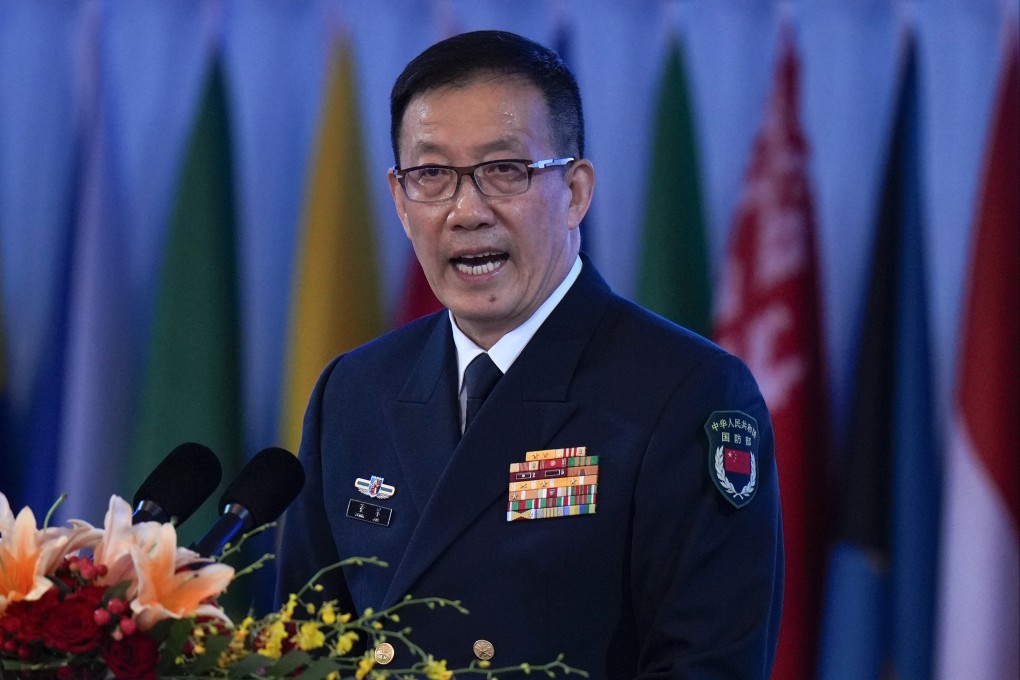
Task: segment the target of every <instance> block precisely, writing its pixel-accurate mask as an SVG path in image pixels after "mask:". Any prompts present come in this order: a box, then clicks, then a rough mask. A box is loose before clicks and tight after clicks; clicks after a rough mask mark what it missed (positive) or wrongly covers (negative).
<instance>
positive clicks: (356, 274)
mask: <svg viewBox="0 0 1020 680" xmlns="http://www.w3.org/2000/svg"><path fill="white" fill-rule="evenodd" d="M356 92H357V87H356V86H355V82H354V65H353V59H352V56H351V53H350V49H349V48H348V46H347V45H346V43H344V42H338V43H337V44H336V45H335V47H334V55H333V59H332V68H331V71H330V75H329V84H328V86H327V90H326V93H325V98H324V99H323V106H322V118H321V122H320V127H319V136H318V145H317V147H316V148H315V151H314V152H313V153H314V156H313V157H314V161H313V165H312V167H311V171H310V173H309V180H308V190H307V192H306V199H305V200H306V206H305V213H304V220H303V222H302V225H301V235H300V239H301V240H300V242H299V246H298V248H299V250H298V253H299V255H298V262H297V268H296V270H295V277H294V279H295V288H294V293H293V297H292V303H291V326H290V334H289V339H288V358H287V363H286V365H285V367H284V371H283V380H284V391H283V395H284V398H283V402H282V403H283V418H282V422H281V426H280V433H281V434H280V437H281V440H282V441H283V444H284V446H286V447H287V448H289V449H290V450H291V451H295V452H296V451H297V449H298V445H299V444H300V443H301V423H302V418H303V416H304V411H305V407H306V406H307V405H308V397H309V395H310V394H311V392H312V388H313V387H314V386H315V381H316V379H317V378H318V377H319V372H320V371H321V370H322V369H323V367H325V365H326V363H327V362H328V361H329V360H330V359H332V358H333V357H334V356H336V355H337V354H339V353H340V352H344V351H347V350H349V349H352V348H354V347H356V346H358V345H360V344H362V343H364V342H367V341H368V340H371V339H372V338H373V337H375V336H376V335H378V334H379V333H380V332H381V331H382V330H383V322H382V311H381V309H382V306H381V305H382V303H381V296H380V293H379V282H378V273H377V271H376V264H375V263H376V251H375V241H374V238H373V234H374V233H375V220H374V219H373V217H372V210H371V206H370V205H369V190H368V186H367V181H366V178H365V167H366V166H365V154H364V151H363V149H362V138H361V125H360V121H359V119H358V102H357V98H356Z"/></svg>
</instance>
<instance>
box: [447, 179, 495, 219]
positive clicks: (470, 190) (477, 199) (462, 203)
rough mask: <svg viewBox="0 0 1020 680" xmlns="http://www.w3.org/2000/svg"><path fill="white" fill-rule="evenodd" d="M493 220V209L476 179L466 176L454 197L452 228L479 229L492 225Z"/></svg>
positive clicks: (451, 212)
mask: <svg viewBox="0 0 1020 680" xmlns="http://www.w3.org/2000/svg"><path fill="white" fill-rule="evenodd" d="M492 220H493V217H492V207H491V206H490V205H489V201H488V199H487V198H486V197H485V194H483V193H482V192H481V190H480V189H479V188H478V185H477V184H475V181H474V178H472V176H471V175H465V176H464V177H462V178H461V182H460V186H459V187H457V192H456V193H455V194H454V195H453V208H452V209H451V210H450V222H451V224H452V226H454V227H459V228H461V229H478V228H479V227H484V226H487V225H489V224H492Z"/></svg>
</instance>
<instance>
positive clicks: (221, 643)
mask: <svg viewBox="0 0 1020 680" xmlns="http://www.w3.org/2000/svg"><path fill="white" fill-rule="evenodd" d="M202 646H203V647H205V653H204V654H202V656H200V657H198V658H197V659H196V660H195V664H194V665H193V666H192V667H191V672H192V673H195V674H196V675H201V674H202V673H205V672H206V671H207V670H210V669H211V668H213V667H215V666H216V662H217V661H219V659H220V655H221V654H223V652H224V651H226V649H227V647H229V646H230V637H229V636H227V635H208V636H206V637H205V638H204V639H203V641H202Z"/></svg>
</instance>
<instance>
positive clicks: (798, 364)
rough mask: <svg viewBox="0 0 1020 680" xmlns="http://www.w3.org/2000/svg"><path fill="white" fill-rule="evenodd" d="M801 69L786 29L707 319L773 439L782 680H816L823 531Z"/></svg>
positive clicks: (824, 481) (823, 439) (820, 387)
mask: <svg viewBox="0 0 1020 680" xmlns="http://www.w3.org/2000/svg"><path fill="white" fill-rule="evenodd" d="M799 71H800V67H799V63H798V57H797V53H796V49H795V46H794V43H793V36H792V33H791V31H790V30H787V29H784V30H783V31H782V32H781V41H780V48H779V55H778V60H777V65H776V71H775V80H774V83H773V89H772V95H771V97H770V99H769V102H768V106H767V109H766V111H765V115H764V118H763V120H762V124H761V127H760V129H759V131H758V135H757V138H756V139H755V143H754V149H753V153H752V156H751V165H750V167H749V169H748V172H747V178H746V186H745V189H744V194H743V197H742V200H741V203H740V206H739V208H738V211H737V216H736V221H735V224H734V226H733V230H732V233H731V234H730V245H729V251H728V253H727V256H726V258H725V260H724V263H723V274H722V276H723V279H722V286H721V288H720V290H719V298H718V301H717V306H716V316H715V335H716V338H717V340H718V341H719V343H720V344H721V345H722V346H723V347H725V348H726V349H728V350H729V351H731V352H733V353H734V354H736V355H737V356H739V357H741V358H742V359H743V360H744V361H745V362H747V364H748V366H749V367H750V369H751V372H752V373H753V374H754V376H755V378H756V379H757V380H758V384H759V385H760V386H761V389H762V393H763V394H764V396H765V402H766V403H767V404H768V407H769V410H770V412H771V416H772V423H773V427H774V429H775V433H776V460H777V462H778V467H779V489H780V494H781V497H782V504H783V535H784V544H785V553H786V582H787V583H788V584H790V587H789V588H787V590H786V592H785V594H784V596H783V625H782V628H781V631H780V634H779V650H778V652H777V656H776V664H775V671H774V674H775V677H777V678H783V679H784V680H808V679H809V678H810V679H812V680H813V678H814V667H815V657H816V649H817V637H818V633H817V631H818V622H819V617H820V609H821V596H822V589H821V583H822V581H823V574H824V566H823V565H824V559H825V545H826V540H827V536H828V532H829V522H828V521H827V518H826V515H825V511H824V509H825V507H826V506H827V505H828V495H827V494H828V493H829V491H830V488H829V468H830V460H829V458H828V451H829V450H830V446H829V444H830V442H829V428H828V413H827V408H826V403H827V400H828V395H827V390H826V381H825V377H824V373H825V370H824V359H823V354H824V352H823V349H822V347H823V343H822V339H821V333H822V319H821V312H820V305H821V301H820V293H819V286H818V265H817V264H816V261H817V255H816V244H815V239H816V237H815V232H816V226H815V215H814V207H813V204H812V200H811V186H810V182H809V179H808V154H809V149H808V145H807V141H806V140H805V138H804V134H803V132H802V130H801V125H800V116H799V114H798V110H797V108H798V105H799V96H798V92H799ZM733 462H734V464H737V463H738V462H739V461H737V460H734V461H733ZM729 464H730V460H729V454H728V453H727V465H729ZM747 465H749V462H748V463H747Z"/></svg>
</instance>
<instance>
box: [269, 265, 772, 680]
mask: <svg viewBox="0 0 1020 680" xmlns="http://www.w3.org/2000/svg"><path fill="white" fill-rule="evenodd" d="M720 410H737V411H741V412H743V413H746V414H748V415H750V416H752V417H753V418H754V419H755V420H756V421H757V423H758V426H759V429H760V435H761V436H760V445H759V448H758V456H759V457H758V471H759V478H758V484H757V489H756V493H755V495H754V497H753V499H752V500H751V502H750V503H748V504H747V505H746V506H745V507H743V508H740V509H737V508H736V507H734V506H733V505H731V503H730V502H729V501H728V500H726V498H724V495H723V493H722V492H721V491H720V490H719V489H717V488H716V485H715V484H714V483H713V481H712V477H711V475H713V474H715V473H714V468H713V465H712V461H711V458H710V452H709V440H708V438H707V435H706V431H705V427H704V426H705V423H706V420H707V419H708V417H709V415H710V414H711V413H712V412H714V411H720ZM576 446H585V447H587V453H588V455H597V456H599V477H598V502H597V511H596V512H595V514H592V515H580V516H572V517H560V518H549V519H538V520H528V521H515V522H508V521H507V500H508V484H509V466H510V464H511V463H513V462H517V461H522V460H524V458H525V453H526V452H528V451H536V450H543V449H551V448H561V447H576ZM300 457H301V460H302V461H303V462H304V465H305V468H306V471H307V475H308V480H307V483H306V486H305V489H304V491H303V492H302V495H301V496H300V497H299V499H298V500H297V501H296V502H295V505H294V506H292V507H291V508H290V509H289V510H288V513H287V517H286V521H285V525H284V526H285V529H284V538H283V543H282V549H281V554H280V558H281V561H280V565H279V580H278V594H281V595H282V594H286V593H289V592H296V591H297V589H298V588H300V586H301V585H303V584H304V582H305V581H306V580H307V579H308V578H309V577H310V576H311V575H312V574H314V573H315V572H316V571H317V570H318V569H319V568H320V567H322V566H325V565H327V564H330V563H333V562H335V561H337V560H338V559H339V558H346V557H353V556H359V557H369V556H377V557H379V558H381V559H382V560H385V561H386V562H388V563H389V567H388V568H380V567H375V566H367V565H366V566H360V567H351V568H347V569H345V570H344V571H343V572H342V573H340V572H339V571H337V572H334V573H333V575H334V576H335V578H327V579H326V584H327V586H328V589H327V591H326V592H327V595H328V596H331V597H337V598H340V599H341V600H343V603H344V604H345V605H346V606H347V607H353V608H354V609H355V610H357V611H358V612H361V611H363V610H364V609H365V608H367V607H372V608H374V609H376V610H378V609H380V608H383V607H387V606H389V605H393V604H394V603H396V602H398V601H400V600H401V599H402V598H403V597H404V595H405V594H408V593H410V594H413V595H414V596H416V597H422V596H439V597H444V598H449V599H454V600H459V601H460V602H461V603H462V604H463V605H464V606H465V607H466V608H467V609H468V610H470V614H469V615H466V616H465V615H463V614H460V613H457V612H455V611H453V610H451V609H436V610H425V609H424V608H422V609H421V610H420V611H416V610H413V609H411V608H405V609H403V610H401V612H400V615H401V625H410V626H412V627H413V633H412V634H411V639H412V640H413V641H415V642H416V643H417V644H419V645H420V646H421V647H423V648H424V649H425V650H426V651H428V652H430V653H432V654H434V655H435V656H436V657H437V658H445V659H447V660H448V661H449V662H450V664H451V666H450V667H454V666H460V665H466V664H467V663H468V662H470V661H471V660H472V659H473V658H474V656H473V654H472V644H473V643H474V642H475V641H476V640H479V639H484V640H488V641H489V642H491V643H492V645H493V647H494V650H495V656H494V657H493V659H492V664H493V667H499V666H503V665H509V664H515V663H518V662H522V661H527V662H530V663H543V662H546V661H549V660H552V659H554V658H555V657H556V655H558V654H560V653H562V654H564V655H565V661H566V662H567V663H569V664H571V665H573V666H575V667H579V668H582V669H584V670H587V671H588V672H589V673H591V677H592V678H614V679H616V678H631V677H641V678H692V679H693V678H698V679H702V678H704V679H708V678H732V679H734V680H754V679H756V678H767V677H768V675H769V671H770V669H771V665H772V661H773V656H774V651H775V645H776V640H777V637H778V633H779V619H780V609H781V599H782V586H783V558H782V534H781V522H780V507H779V490H778V485H777V480H776V477H777V475H776V468H775V457H774V444H773V435H772V427H771V424H770V421H769V417H768V413H767V411H766V408H765V404H764V402H763V400H762V397H761V394H760V392H759V390H758V387H757V385H756V384H755V382H754V379H753V378H752V377H751V375H750V372H749V371H748V370H747V368H746V367H745V366H744V365H743V364H742V363H741V362H740V361H738V360H737V359H735V358H734V357H732V356H731V355H729V354H727V353H725V352H724V351H723V350H721V349H720V348H718V347H717V346H715V345H713V344H712V343H710V342H708V341H706V340H704V339H702V338H700V337H699V336H697V335H695V334H693V333H691V332H689V331H686V330H684V329H682V328H680V327H679V326H676V325H674V324H672V323H670V322H668V321H665V320H663V319H661V318H659V317H657V316H655V315H653V314H651V313H649V312H647V311H646V310H643V309H642V308H640V307H638V306H636V305H634V304H632V303H630V302H628V301H627V300H625V299H623V298H621V297H619V296H617V295H615V294H614V293H613V292H612V291H611V290H610V289H609V287H608V286H607V285H606V283H605V281H603V279H602V278H601V277H600V276H599V274H598V273H597V272H596V271H595V269H594V267H593V266H592V264H591V262H590V261H588V260H587V259H586V260H585V261H584V267H583V269H582V272H581V275H580V277H579V278H578V280H577V281H576V282H575V283H574V285H573V286H572V287H571V289H570V290H569V292H568V293H567V295H566V297H565V298H564V299H563V300H562V301H561V303H560V304H559V305H558V306H557V307H556V309H555V310H554V311H553V312H552V314H551V315H550V316H549V318H548V319H547V320H546V321H545V323H543V324H542V326H541V327H540V328H539V329H538V332H537V333H536V334H535V335H534V337H533V338H532V340H531V342H530V343H529V344H528V345H527V347H526V348H525V349H524V351H523V352H522V353H521V354H520V356H519V357H518V358H517V360H516V361H515V362H514V364H513V365H512V366H511V368H510V369H509V371H507V373H506V375H505V376H503V378H502V379H501V380H500V382H499V383H498V384H497V385H496V387H495V389H494V390H493V391H492V393H491V394H490V395H489V397H488V399H487V400H486V402H485V403H484V404H483V405H482V408H481V410H480V411H479V412H478V415H477V416H476V418H475V420H474V421H473V422H472V424H471V426H470V427H469V428H468V431H467V432H466V433H465V434H464V436H463V438H462V437H461V435H460V427H459V411H458V400H457V360H456V350H455V348H454V344H453V338H452V335H451V331H450V321H449V317H448V314H447V312H446V311H442V312H439V313H437V314H434V315H432V316H428V317H425V318H424V319H420V320H418V321H416V322H414V323H411V324H409V325H407V326H404V327H402V328H400V329H398V330H396V331H394V332H392V333H389V334H388V335H385V336H383V337H381V338H379V339H377V340H375V341H373V342H371V343H369V344H367V345H365V346H363V347H361V348H359V349H356V350H354V351H351V352H349V353H346V354H344V355H342V356H340V357H338V358H336V359H335V360H334V361H333V362H332V363H331V364H330V365H329V366H328V367H327V368H326V369H325V371H324V372H323V374H322V376H321V378H320V379H319V382H318V385H317V386H316V388H315V391H314V393H313V395H312V398H311V401H310V404H309V406H308V411H307V414H306V416H305V423H304V435H303V441H302V444H301V451H300ZM373 475H376V476H380V477H383V479H384V483H385V484H390V485H392V486H394V487H395V489H396V492H395V493H394V495H393V496H392V497H390V498H388V499H386V500H378V499H370V498H368V497H367V496H364V495H362V494H360V493H359V492H358V491H357V490H356V489H355V485H354V483H355V479H357V478H359V477H361V478H365V479H368V478H370V477H371V476H373ZM352 498H353V499H358V500H361V501H368V502H371V503H374V504H376V505H381V506H384V507H387V508H391V509H392V513H393V514H392V522H391V524H390V526H388V527H384V526H379V525H375V524H371V523H366V522H364V521H358V520H355V519H351V518H348V517H347V516H346V510H347V505H348V501H349V500H350V499H352ZM400 654H401V651H400V647H399V645H398V647H397V655H398V656H397V658H396V659H395V660H394V662H393V663H394V665H393V667H396V666H397V665H398V664H400V663H401V661H404V662H410V659H409V658H408V657H406V656H405V657H404V658H401V657H400ZM501 677H505V676H501Z"/></svg>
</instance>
